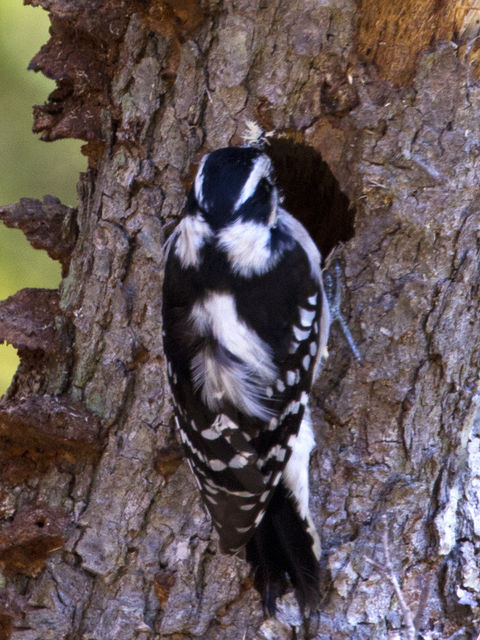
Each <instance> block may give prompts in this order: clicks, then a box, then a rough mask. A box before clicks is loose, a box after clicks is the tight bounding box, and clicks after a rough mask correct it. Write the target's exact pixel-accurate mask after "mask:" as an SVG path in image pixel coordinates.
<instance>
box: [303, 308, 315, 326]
mask: <svg viewBox="0 0 480 640" xmlns="http://www.w3.org/2000/svg"><path fill="white" fill-rule="evenodd" d="M316 313H317V311H316V309H314V310H313V311H309V310H308V309H304V308H303V307H300V324H301V325H302V327H308V328H310V325H311V324H312V322H313V319H314V318H315V315H316Z"/></svg>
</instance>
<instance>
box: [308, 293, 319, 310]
mask: <svg viewBox="0 0 480 640" xmlns="http://www.w3.org/2000/svg"><path fill="white" fill-rule="evenodd" d="M317 298H318V294H316V293H314V294H313V296H310V298H307V302H308V304H311V305H312V307H313V306H315V305H316V304H317Z"/></svg>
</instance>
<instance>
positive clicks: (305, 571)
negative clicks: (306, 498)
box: [246, 482, 320, 615]
mask: <svg viewBox="0 0 480 640" xmlns="http://www.w3.org/2000/svg"><path fill="white" fill-rule="evenodd" d="M318 554H319V550H318V536H317V533H316V531H315V530H314V528H313V524H312V523H311V521H310V519H309V518H307V519H304V518H302V517H301V516H300V515H299V513H298V507H297V504H296V500H295V498H294V497H293V495H292V493H291V492H290V490H289V489H287V488H286V487H285V486H284V484H283V483H282V482H280V483H279V485H278V486H277V488H276V489H275V492H274V494H273V496H272V499H271V501H270V503H269V505H268V508H267V511H266V513H265V515H264V517H263V519H262V521H261V523H260V525H259V526H258V527H257V529H256V531H255V533H254V535H253V537H252V538H251V539H250V540H249V542H248V544H247V547H246V558H247V561H248V562H249V563H250V565H251V566H252V569H253V572H254V585H255V587H256V589H257V590H258V591H259V592H260V594H261V596H262V600H263V607H264V609H265V611H266V612H267V613H268V614H270V615H274V614H275V610H276V605H275V601H276V599H277V598H278V597H280V596H282V595H283V594H284V593H285V592H286V591H287V590H288V588H289V583H288V580H287V576H288V579H289V581H290V584H291V586H292V587H293V588H294V590H295V595H296V597H297V600H298V603H299V605H300V607H301V609H302V610H304V609H305V607H312V608H313V607H314V606H315V605H316V604H317V603H318V601H319V598H320V587H319V558H318Z"/></svg>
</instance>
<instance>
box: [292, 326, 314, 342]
mask: <svg viewBox="0 0 480 640" xmlns="http://www.w3.org/2000/svg"><path fill="white" fill-rule="evenodd" d="M310 331H311V329H300V328H299V327H297V326H295V325H294V326H293V335H294V336H295V338H296V340H298V341H299V342H302V341H303V340H306V339H307V338H308V336H309V335H310Z"/></svg>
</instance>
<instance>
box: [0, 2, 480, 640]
mask: <svg viewBox="0 0 480 640" xmlns="http://www.w3.org/2000/svg"><path fill="white" fill-rule="evenodd" d="M28 3H29V4H34V5H40V6H43V7H44V8H46V9H48V10H49V11H50V15H51V20H52V29H51V39H50V41H49V43H48V44H47V45H45V46H44V47H43V48H42V50H41V51H40V52H39V54H38V55H37V56H36V57H35V58H34V60H33V61H32V67H33V68H34V69H38V70H42V71H43V73H45V74H46V75H48V76H49V77H52V78H54V79H56V80H57V85H58V88H57V89H56V91H55V92H54V93H53V94H52V96H50V100H49V102H48V103H47V104H46V105H44V106H42V107H36V112H35V129H36V130H37V131H40V132H42V136H43V138H44V139H45V140H55V139H57V138H60V137H77V138H81V139H83V140H85V141H86V142H87V145H86V147H84V151H85V153H86V155H87V156H88V158H89V164H90V168H89V170H88V172H87V173H86V174H84V175H83V176H82V177H81V179H80V182H79V189H78V196H79V199H78V209H77V210H76V211H75V210H71V209H68V208H66V207H63V205H61V203H59V202H58V201H57V200H56V199H55V198H52V197H46V198H45V200H44V202H43V203H40V202H37V201H32V200H22V201H21V202H20V203H19V204H18V205H15V206H12V207H7V208H5V209H3V211H2V219H3V220H4V221H5V222H6V223H7V224H9V225H11V226H18V227H20V228H22V229H23V230H24V231H25V233H26V234H27V236H28V237H29V239H30V240H31V242H32V244H33V245H34V246H37V247H45V248H47V249H48V250H49V252H50V254H51V255H52V257H54V258H55V259H57V260H61V261H62V265H63V269H64V279H63V280H62V283H61V285H60V289H59V291H58V292H56V291H41V290H25V291H22V292H20V293H18V294H17V295H16V296H14V297H12V298H10V299H9V300H8V301H6V302H3V303H1V306H0V338H4V339H7V340H8V341H9V342H11V343H12V344H14V346H16V347H18V348H19V350H20V355H21V365H20V368H19V370H18V372H17V374H16V377H15V379H14V382H13V383H12V386H11V388H10V390H9V392H8V393H7V395H6V396H5V398H4V400H3V405H2V406H1V407H0V438H1V442H2V449H1V452H0V461H1V464H2V469H3V482H2V485H1V487H0V524H1V526H0V565H1V570H2V575H3V578H2V579H1V580H2V583H1V585H0V586H2V585H3V589H2V592H1V599H0V607H1V608H0V640H6V639H8V638H12V639H13V640H20V639H21V640H60V639H65V640H67V639H68V640H92V639H95V640H114V639H115V640H132V639H133V638H138V639H141V640H153V639H156V640H160V639H161V640H164V639H165V640H166V639H167V638H177V639H186V638H206V639H208V640H217V639H218V640H220V639H222V640H230V639H231V640H241V639H243V638H245V640H247V639H248V640H250V639H253V638H258V639H264V640H269V639H274V638H279V639H282V638H304V639H307V638H309V639H316V640H327V639H330V638H331V639H335V640H342V639H347V638H348V639H354V640H360V639H367V638H375V639H378V640H384V639H385V640H386V639H389V640H393V639H397V638H409V639H411V638H415V637H422V638H429V639H431V640H434V639H438V640H447V639H448V638H455V639H456V640H467V639H473V638H476V636H477V634H478V630H479V625H480V620H479V611H480V609H479V606H480V577H479V568H480V561H479V559H478V558H479V552H480V524H479V523H480V488H479V487H480V413H479V410H478V406H479V391H478V389H479V385H478V382H479V339H478V335H479V329H480V320H479V317H480V315H479V314H478V297H479V282H480V275H479V246H480V245H479V219H480V218H479V216H480V204H479V203H480V198H479V188H478V176H479V166H480V160H479V158H480V86H479V83H478V70H479V64H480V57H479V52H480V47H479V44H478V42H479V41H478V40H475V36H477V35H478V26H477V24H478V19H479V18H480V3H479V2H477V1H476V0H475V1H472V2H471V3H470V4H469V5H465V3H462V2H456V1H454V0H436V1H435V2H433V1H431V0H375V1H374V0H358V2H354V1H353V0H322V1H319V0H302V1H301V2H297V3H295V2H293V3H292V2H286V1H282V0H276V1H275V2H271V3H270V2H263V1H262V0H238V2H230V3H229V2H227V3H221V2H218V1H216V0H165V1H163V2H161V1H160V0H131V1H130V2H127V1H126V0H124V1H123V2H122V1H121V0H119V1H118V2H109V1H108V0H76V1H75V2H72V1H71V0H28ZM249 119H254V120H256V121H257V122H258V123H259V124H260V125H261V126H262V128H264V129H265V130H272V129H275V132H276V133H275V135H274V137H273V138H272V141H271V145H270V148H269V153H270V155H271V156H272V159H273V162H274V164H275V166H276V168H277V172H278V176H279V183H280V186H281V188H282V189H283V192H284V194H285V200H286V207H287V209H289V210H290V211H291V212H292V213H294V214H295V215H297V216H298V217H299V218H300V219H301V220H302V221H303V222H304V223H305V224H306V225H307V227H308V228H309V230H310V232H311V233H312V234H313V235H314V237H315V239H316V240H317V242H318V244H319V246H320V247H321V249H322V252H323V255H324V256H326V255H327V253H328V252H331V256H332V257H334V258H335V259H338V260H339V261H340V262H341V264H342V265H343V270H344V274H345V300H344V310H345V312H346V315H347V317H348V318H349V323H350V327H351V329H352V332H353V333H354V335H355V337H356V340H357V342H358V344H359V348H360V351H361V352H362V355H363V358H364V364H363V366H359V365H357V364H356V363H354V362H353V361H352V358H351V355H350V354H349V352H348V348H347V346H346V345H345V342H344V340H343V338H342V336H341V334H340V332H339V331H338V330H336V328H335V327H334V328H333V329H332V334H331V338H330V354H331V355H330V359H329V361H328V365H327V367H326V368H325V370H324V372H323V374H322V376H321V378H320V380H319V382H318V384H317V386H316V388H315V390H314V397H313V405H314V422H315V428H316V433H317V442H318V448H317V450H316V452H315V454H314V456H313V459H312V465H311V467H312V481H311V489H312V498H311V503H312V510H313V513H314V516H315V519H316V523H317V525H318V528H319V531H320V532H321V537H322V543H323V551H324V561H323V591H324V594H325V597H324V599H323V601H322V602H321V603H319V608H318V611H316V612H312V614H311V615H310V616H308V617H307V619H306V621H305V622H304V623H302V622H301V620H300V619H299V617H298V615H297V613H296V612H295V610H294V609H288V608H284V609H282V611H281V613H280V614H279V618H280V619H279V620H275V619H269V620H264V618H263V615H262V612H261V607H260V602H259V597H258V595H257V593H256V592H255V590H254V589H253V588H252V585H251V582H250V580H249V578H248V567H247V566H246V564H245V563H243V562H242V561H241V560H240V559H237V558H233V557H229V556H224V555H222V554H220V553H219V552H218V549H217V542H216V536H215V534H214V533H212V526H211V523H210V521H209V518H208V517H207V515H206V513H205V510H204V509H203V508H202V506H201V503H200V500H199V494H198V491H197V489H196V485H195V483H194V481H193V478H192V475H191V473H190V471H189V469H188V467H187V465H186V464H185V463H184V462H183V461H182V456H181V453H179V450H178V446H177V445H176V440H175V435H174V431H173V426H172V421H171V404H170V398H169V391H168V387H167V384H166V376H165V372H164V359H163V352H162V337H161V336H162V332H161V303H162V301H161V290H162V258H163V253H162V247H163V244H164V242H165V240H166V238H167V237H168V234H169V233H170V232H171V230H172V229H173V226H174V223H175V221H176V219H177V216H178V215H179V212H180V211H181V209H182V206H183V203H184V201H185V197H186V189H188V188H189V186H190V184H191V181H192V176H193V173H194V170H195V166H196V164H197V163H198V161H199V159H200V157H201V156H202V154H203V153H205V152H207V151H210V150H212V149H214V148H217V147H220V146H226V145H229V144H238V143H239V142H240V140H241V133H242V131H243V130H244V127H245V122H246V120H249ZM325 163H326V164H325ZM397 579H398V582H397V584H396V583H395V581H396V580H397Z"/></svg>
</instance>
